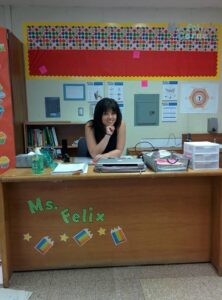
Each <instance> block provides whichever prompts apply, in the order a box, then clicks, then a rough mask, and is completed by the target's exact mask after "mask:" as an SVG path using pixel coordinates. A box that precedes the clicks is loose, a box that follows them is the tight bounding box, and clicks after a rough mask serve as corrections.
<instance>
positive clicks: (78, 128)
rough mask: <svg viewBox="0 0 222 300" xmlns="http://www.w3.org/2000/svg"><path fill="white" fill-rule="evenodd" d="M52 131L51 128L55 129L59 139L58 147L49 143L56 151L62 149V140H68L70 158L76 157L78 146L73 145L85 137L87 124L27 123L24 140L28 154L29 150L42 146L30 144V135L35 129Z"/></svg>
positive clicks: (35, 143) (34, 143)
mask: <svg viewBox="0 0 222 300" xmlns="http://www.w3.org/2000/svg"><path fill="white" fill-rule="evenodd" d="M47 127H48V129H49V131H51V128H52V127H54V128H55V132H56V136H57V139H58V145H55V144H53V143H49V142H48V143H47V142H46V144H47V145H50V146H52V147H54V148H56V149H60V148H62V140H67V146H68V153H69V155H70V156H74V155H75V153H76V149H77V145H75V144H73V142H74V141H75V140H78V139H79V138H80V137H82V136H85V124H84V123H72V122H25V123H24V140H25V150H26V152H28V149H29V148H33V147H36V146H41V144H40V145H39V144H37V142H36V141H35V142H34V141H32V143H30V134H32V132H33V131H34V130H35V129H40V130H41V131H43V130H45V128H47Z"/></svg>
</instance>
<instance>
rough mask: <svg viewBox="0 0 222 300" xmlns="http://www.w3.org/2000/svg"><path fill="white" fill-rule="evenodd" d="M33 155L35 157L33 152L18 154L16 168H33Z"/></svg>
mask: <svg viewBox="0 0 222 300" xmlns="http://www.w3.org/2000/svg"><path fill="white" fill-rule="evenodd" d="M32 157H33V155H32V154H19V155H16V168H31V167H32Z"/></svg>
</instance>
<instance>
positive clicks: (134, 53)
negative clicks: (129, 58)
mask: <svg viewBox="0 0 222 300" xmlns="http://www.w3.org/2000/svg"><path fill="white" fill-rule="evenodd" d="M133 58H140V51H138V50H136V51H133Z"/></svg>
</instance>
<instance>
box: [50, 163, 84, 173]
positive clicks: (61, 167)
mask: <svg viewBox="0 0 222 300" xmlns="http://www.w3.org/2000/svg"><path fill="white" fill-rule="evenodd" d="M87 171H88V165H87V164H85V163H79V164H78V163H77V164H71V163H61V164H58V166H57V167H56V168H55V169H54V170H53V171H52V172H51V174H53V175H60V174H81V173H87Z"/></svg>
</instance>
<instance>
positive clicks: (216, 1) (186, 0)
mask: <svg viewBox="0 0 222 300" xmlns="http://www.w3.org/2000/svg"><path fill="white" fill-rule="evenodd" d="M0 5H15V6H20V5H22V6H23V5H27V6H63V7H64V6H73V7H74V6H76V7H125V8H127V7H145V8H200V9H201V8H222V1H221V0H0Z"/></svg>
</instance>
